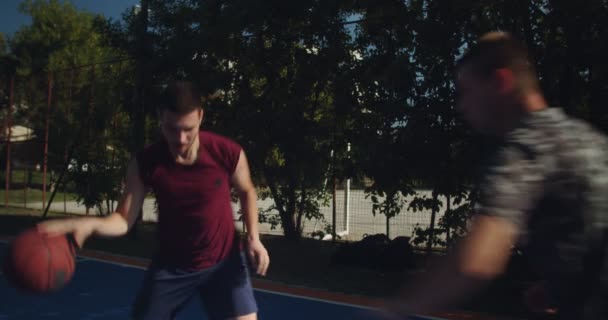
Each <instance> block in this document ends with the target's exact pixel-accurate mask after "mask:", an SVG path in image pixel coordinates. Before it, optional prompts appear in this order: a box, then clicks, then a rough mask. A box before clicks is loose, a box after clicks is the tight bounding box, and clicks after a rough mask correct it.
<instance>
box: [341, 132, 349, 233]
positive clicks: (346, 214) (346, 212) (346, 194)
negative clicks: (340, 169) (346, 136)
mask: <svg viewBox="0 0 608 320" xmlns="http://www.w3.org/2000/svg"><path fill="white" fill-rule="evenodd" d="M346 157H347V159H350V142H349V143H348V144H347V145H346ZM349 226H350V177H347V178H346V185H345V186H344V226H343V228H344V234H345V235H347V234H348V232H349Z"/></svg>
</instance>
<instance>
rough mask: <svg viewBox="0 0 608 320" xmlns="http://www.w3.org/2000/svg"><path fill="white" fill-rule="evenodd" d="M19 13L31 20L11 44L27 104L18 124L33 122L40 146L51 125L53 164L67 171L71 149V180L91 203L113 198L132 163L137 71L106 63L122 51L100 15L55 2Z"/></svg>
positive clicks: (19, 93)
mask: <svg viewBox="0 0 608 320" xmlns="http://www.w3.org/2000/svg"><path fill="white" fill-rule="evenodd" d="M20 10H21V11H22V12H23V13H24V14H27V15H29V16H30V17H31V18H32V24H31V25H27V26H23V27H21V29H19V30H18V31H17V32H16V34H15V36H14V37H13V39H11V43H10V46H11V52H12V53H13V54H14V56H15V57H17V61H16V63H17V68H16V74H17V76H18V79H17V82H18V83H17V86H16V90H15V91H16V94H15V95H16V98H17V103H18V104H19V105H21V106H22V107H20V108H18V111H17V114H16V115H15V118H16V121H17V123H19V124H21V125H26V126H28V127H31V128H32V129H33V130H34V134H35V136H36V137H37V138H38V140H39V142H40V145H42V144H43V143H44V137H45V131H46V127H47V122H48V123H49V125H48V131H49V132H48V148H49V162H48V163H49V167H50V168H54V169H56V170H57V171H63V170H64V169H65V168H66V156H67V155H68V153H70V150H72V149H73V150H72V151H73V152H72V154H71V155H72V158H71V159H70V160H71V162H70V163H71V164H72V166H70V171H69V174H68V175H67V178H68V179H71V180H72V182H73V183H75V192H76V193H77V196H78V200H79V201H81V202H82V203H83V204H85V205H86V206H87V208H91V207H94V206H98V207H99V206H100V205H101V203H102V201H103V200H105V199H112V200H116V199H117V197H118V190H119V188H120V182H121V175H122V174H124V170H123V166H124V164H125V163H126V161H127V160H128V158H127V156H128V154H127V153H126V152H125V144H126V143H127V142H126V141H125V140H127V139H126V138H127V137H128V136H129V135H128V133H127V128H128V116H127V115H126V114H125V113H124V111H125V109H127V108H126V107H125V103H128V99H126V97H127V96H128V93H127V92H126V91H125V89H128V86H129V84H130V83H132V80H130V79H129V78H130V77H132V76H130V75H129V73H130V72H132V68H131V67H130V66H129V65H128V64H126V63H110V64H105V63H103V62H105V61H109V60H114V59H116V58H117V57H121V56H123V55H124V54H123V52H122V51H120V50H119V49H116V48H114V47H112V46H110V45H109V41H108V39H107V36H106V35H105V34H102V33H101V32H100V28H99V25H100V24H101V22H100V20H103V18H101V17H96V16H94V15H92V14H90V13H87V12H82V11H79V10H77V9H76V8H75V7H74V6H73V5H72V4H71V3H70V2H67V1H66V2H64V1H58V0H50V1H42V0H27V1H24V2H23V3H22V4H21V6H20ZM84 66H87V67H84ZM49 87H50V89H51V93H50V97H51V105H50V107H49V106H48V105H47V104H48V94H49V92H48V90H49ZM41 160H42V159H40V161H41ZM83 168H87V170H84V169H83Z"/></svg>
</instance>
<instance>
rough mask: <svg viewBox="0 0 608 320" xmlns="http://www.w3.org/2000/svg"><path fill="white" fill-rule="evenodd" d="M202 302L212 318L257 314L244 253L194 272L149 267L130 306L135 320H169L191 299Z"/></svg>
mask: <svg viewBox="0 0 608 320" xmlns="http://www.w3.org/2000/svg"><path fill="white" fill-rule="evenodd" d="M195 296H198V297H199V298H200V299H201V302H202V303H203V305H204V307H205V309H206V310H207V311H208V313H209V316H210V318H211V319H226V318H231V317H237V316H244V315H248V314H251V313H256V312H257V304H256V301H255V298H254V295H253V288H252V286H251V280H250V278H249V270H248V268H247V260H246V258H245V256H244V253H240V252H238V251H236V250H235V251H233V252H232V253H231V254H230V256H229V257H228V258H227V259H226V260H224V261H222V262H220V263H219V264H217V265H215V266H213V267H211V268H208V269H204V270H201V271H196V272H188V271H180V270H172V269H167V268H162V267H159V266H158V265H157V264H155V263H154V262H153V263H152V264H151V265H150V267H149V268H148V271H147V272H146V277H145V280H144V283H143V285H142V287H141V289H140V292H139V294H138V295H137V298H136V299H135V303H134V306H133V313H132V318H133V319H136V320H169V319H173V318H174V317H175V315H176V314H177V312H178V311H179V310H180V309H181V308H182V307H183V306H184V305H185V304H186V303H187V302H188V301H189V300H190V299H191V298H193V297H195Z"/></svg>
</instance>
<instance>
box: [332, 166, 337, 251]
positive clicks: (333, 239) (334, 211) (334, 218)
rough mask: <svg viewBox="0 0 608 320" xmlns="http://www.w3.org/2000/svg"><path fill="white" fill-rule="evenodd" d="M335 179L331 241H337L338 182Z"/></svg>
mask: <svg viewBox="0 0 608 320" xmlns="http://www.w3.org/2000/svg"><path fill="white" fill-rule="evenodd" d="M337 180H338V179H336V178H335V177H334V179H333V188H332V189H333V192H332V197H331V203H332V206H331V241H334V242H335V241H336V191H337V184H338V183H337V182H336V181H337Z"/></svg>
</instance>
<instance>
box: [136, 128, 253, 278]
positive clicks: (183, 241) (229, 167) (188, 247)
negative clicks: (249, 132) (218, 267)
mask: <svg viewBox="0 0 608 320" xmlns="http://www.w3.org/2000/svg"><path fill="white" fill-rule="evenodd" d="M199 138H200V147H199V152H198V158H197V160H196V162H195V163H194V164H192V165H181V164H177V163H175V161H174V160H173V158H172V156H171V153H170V151H169V148H168V145H167V143H166V142H165V141H164V140H163V141H160V142H157V143H154V144H151V145H149V146H147V147H146V148H145V149H144V150H142V151H141V152H139V153H138V154H137V162H138V166H139V171H140V176H141V178H142V181H143V183H144V184H145V185H146V186H148V187H151V188H152V190H153V192H154V194H155V196H156V200H157V203H158V214H159V215H158V224H157V228H158V240H159V248H158V249H159V252H158V254H159V257H158V258H159V262H160V263H162V264H164V265H166V266H170V267H176V268H180V269H187V270H200V269H204V268H208V267H210V266H213V265H215V264H217V263H218V262H220V261H222V260H223V259H224V258H226V257H227V255H228V254H229V253H230V250H232V249H233V246H237V245H238V243H237V241H236V239H235V236H236V231H235V226H234V220H233V215H232V206H231V197H230V190H231V185H230V178H231V176H232V174H233V173H234V170H235V169H236V165H237V163H238V161H239V156H240V152H241V147H240V146H239V145H238V144H237V143H236V142H234V141H232V140H230V139H228V138H226V137H223V136H220V135H217V134H214V133H211V132H205V131H201V132H200V134H199Z"/></svg>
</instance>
